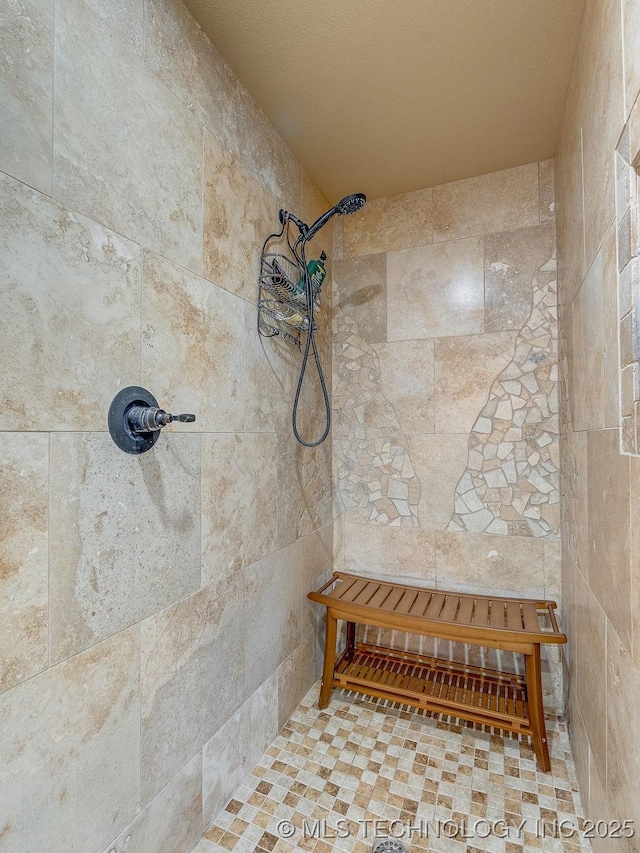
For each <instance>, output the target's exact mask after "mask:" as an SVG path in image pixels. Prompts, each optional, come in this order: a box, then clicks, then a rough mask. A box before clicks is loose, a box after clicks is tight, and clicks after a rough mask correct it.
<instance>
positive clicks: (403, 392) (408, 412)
mask: <svg viewBox="0 0 640 853" xmlns="http://www.w3.org/2000/svg"><path fill="white" fill-rule="evenodd" d="M374 349H375V351H376V354H377V356H378V361H379V364H380V377H381V383H382V393H383V394H384V396H385V397H386V398H387V400H388V401H389V402H390V403H391V405H392V406H393V408H394V409H395V412H396V416H397V418H398V421H399V422H400V427H401V429H403V430H404V431H405V432H415V433H423V432H433V430H434V412H433V406H434V369H435V362H434V346H433V341H432V340H424V341H393V342H391V343H388V344H375V345H374ZM414 464H415V463H414Z"/></svg>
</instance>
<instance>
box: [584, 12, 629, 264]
mask: <svg viewBox="0 0 640 853" xmlns="http://www.w3.org/2000/svg"><path fill="white" fill-rule="evenodd" d="M621 26H622V24H621V20H620V3H619V2H618V0H599V2H591V3H587V4H586V5H585V18H584V22H583V27H584V31H585V34H586V35H585V39H584V43H583V52H582V57H581V58H582V62H584V66H583V67H584V69H585V82H586V81H587V80H588V81H589V82H588V84H586V85H585V89H584V94H583V113H582V145H583V164H584V172H583V175H584V215H585V249H586V262H587V269H588V267H589V266H590V264H591V263H592V262H593V259H594V258H595V256H596V254H597V252H598V249H599V247H600V244H601V243H602V240H603V239H604V236H605V234H606V232H607V230H608V229H609V226H610V224H611V222H612V221H613V218H614V215H615V198H614V192H615V178H616V176H615V163H614V158H613V152H614V151H615V148H616V143H617V141H618V138H619V136H620V132H621V131H622V125H623V113H624V97H623V70H622V30H621ZM594 68H595V69H597V73H596V74H595V75H593V70H592V69H594ZM587 75H588V76H587Z"/></svg>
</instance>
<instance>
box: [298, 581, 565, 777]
mask: <svg viewBox="0 0 640 853" xmlns="http://www.w3.org/2000/svg"><path fill="white" fill-rule="evenodd" d="M329 587H333V588H332V589H331V590H330V591H327V590H329ZM308 597H309V598H310V599H311V601H316V602H318V603H319V604H324V605H326V607H327V635H326V645H325V656H324V671H323V676H322V688H321V690H320V702H319V705H320V708H326V707H327V705H328V704H329V697H330V695H331V689H332V688H333V687H341V688H344V689H347V690H355V691H356V692H358V693H366V694H368V695H369V696H375V697H378V698H381V699H389V700H391V701H393V702H402V703H405V704H408V705H412V706H415V707H417V708H421V709H423V710H425V711H430V712H434V713H439V714H447V715H450V716H453V717H458V718H460V719H463V720H470V721H471V722H474V723H480V724H482V725H486V726H495V727H497V728H500V729H504V730H506V731H510V732H516V733H517V734H521V735H529V736H531V738H532V741H533V748H534V751H535V754H536V758H537V760H538V764H539V766H540V768H541V769H542V770H545V771H549V770H550V769H551V763H550V761H549V748H548V745H547V731H546V726H545V722H544V709H543V704H542V676H541V668H540V644H541V643H566V641H567V638H566V636H565V634H563V633H562V632H561V631H560V630H559V629H558V623H557V622H556V617H555V613H554V610H555V608H556V603H555V602H554V601H539V600H535V599H528V598H520V599H518V598H503V597H498V596H489V595H470V594H463V593H458V592H444V591H442V590H431V589H424V588H422V587H416V586H408V585H406V584H400V583H387V582H383V581H378V580H374V579H373V578H367V577H362V576H359V575H358V576H356V575H350V574H345V573H343V572H337V573H336V574H334V575H333V577H332V578H331V580H330V581H328V582H327V583H326V584H324V586H322V587H321V588H320V589H319V590H318V591H317V592H310V593H309V596H308ZM339 619H341V620H344V621H345V622H346V623H347V632H346V636H347V642H346V648H345V650H344V651H343V652H342V654H341V655H340V656H339V657H338V659H337V660H336V642H337V626H338V620H339ZM545 622H546V623H547V624H546V625H545V624H544V623H545ZM356 623H357V624H360V625H374V626H378V627H380V628H389V629H391V630H395V631H405V632H408V633H411V634H420V635H423V636H427V637H435V638H437V639H442V640H453V641H455V642H459V643H468V644H472V645H475V646H484V647H487V648H492V649H502V650H504V651H508V652H517V653H520V654H523V655H524V659H525V675H524V676H521V675H514V674H511V673H507V672H499V671H496V670H491V669H487V668H485V667H475V666H469V665H466V664H458V663H454V662H450V661H445V660H440V659H438V658H432V657H427V656H425V655H418V654H412V653H409V652H404V651H396V650H393V649H388V648H383V647H382V646H376V645H371V644H367V643H360V642H356Z"/></svg>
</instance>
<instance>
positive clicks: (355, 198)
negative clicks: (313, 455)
mask: <svg viewBox="0 0 640 853" xmlns="http://www.w3.org/2000/svg"><path fill="white" fill-rule="evenodd" d="M366 202H367V197H366V196H365V195H364V193H353V194H352V195H348V196H345V197H344V198H343V199H341V200H340V201H339V202H338V203H337V204H336V205H334V206H333V207H332V208H331V210H328V211H327V212H326V213H323V214H322V216H319V217H318V219H316V221H315V222H314V223H313V224H312V225H307V224H306V223H304V222H302V220H301V219H298V217H297V216H294V215H293V214H292V213H289V212H288V211H287V210H281V211H280V224H281V225H282V229H283V230H284V229H285V228H286V226H287V223H289V222H293V224H294V225H295V226H296V227H297V228H298V231H299V232H300V236H299V237H298V239H297V240H296V241H295V243H294V244H293V245H292V246H291V250H292V252H293V254H294V256H295V258H296V260H297V262H298V264H299V265H300V267H301V269H302V270H303V276H304V283H305V291H306V300H307V317H308V319H309V328H308V331H307V340H306V343H305V347H304V352H303V355H302V365H301V367H300V376H299V377H298V386H297V388H296V395H295V399H294V401H293V414H292V418H291V421H292V427H293V434H294V435H295V437H296V439H297V440H298V441H299V442H300V444H303V445H304V446H305V447H317V446H318V445H319V444H322V442H323V441H324V440H325V438H326V437H327V436H328V435H329V430H330V429H331V405H330V402H329V393H328V391H327V384H326V382H325V378H324V373H323V372H322V365H321V363H320V355H319V353H318V348H317V346H316V337H315V328H314V323H313V307H314V294H313V288H312V286H311V276H310V273H309V269H308V267H307V257H306V246H307V243H308V242H309V241H310V240H312V239H313V237H314V236H315V235H316V234H317V233H318V231H319V230H320V229H321V228H323V227H324V226H325V225H326V224H327V222H328V221H329V220H330V219H331V217H332V216H335V214H336V213H338V214H340V215H341V216H346V215H348V214H350V213H355V212H356V211H358V210H361V209H362V208H363V207H364V206H365V204H366ZM310 351H313V358H314V361H315V363H316V367H317V368H318V376H319V377H320V386H321V388H322V396H323V399H324V407H325V413H326V426H325V429H324V432H323V433H322V436H321V437H320V438H319V439H317V441H305V440H304V439H303V438H302V437H301V435H300V433H299V431H298V405H299V403H300V394H301V391H302V383H303V382H304V377H305V373H306V371H307V362H308V360H309V352H310Z"/></svg>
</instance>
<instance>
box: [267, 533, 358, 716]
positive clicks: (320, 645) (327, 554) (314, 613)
mask: <svg viewBox="0 0 640 853" xmlns="http://www.w3.org/2000/svg"><path fill="white" fill-rule="evenodd" d="M341 527H342V524H341V523H340V522H334V523H332V524H327V525H326V526H325V527H322V528H320V530H315V531H314V532H313V533H311V534H310V535H309V536H305V537H304V539H303V544H302V554H303V561H304V584H303V596H304V601H303V603H304V613H305V619H304V624H303V633H302V643H301V645H300V647H299V649H298V650H297V652H294V655H293V656H292V657H293V658H294V659H293V660H291V661H290V664H289V666H287V664H286V661H285V663H284V664H281V667H280V670H279V675H278V679H279V680H278V684H279V693H280V700H279V706H278V715H279V718H280V720H282V717H283V715H284V713H285V712H286V711H287V710H288V711H289V716H290V715H291V712H292V708H291V705H292V697H291V693H294V694H295V693H298V691H299V690H301V689H303V688H302V685H303V683H305V682H306V681H307V680H308V679H309V678H310V677H311V676H312V675H314V676H315V677H320V675H321V674H322V664H323V662H324V641H325V621H326V608H325V607H323V606H322V605H321V604H315V603H314V602H313V601H309V599H308V598H307V593H308V592H310V591H311V590H315V589H319V588H320V587H321V586H322V585H323V584H324V583H325V582H326V581H328V580H329V578H330V577H331V575H332V574H333V572H334V571H340V570H341V569H342V568H343V565H342V563H343V561H342V555H341V551H339V553H340V557H339V558H338V560H337V561H336V557H335V556H334V549H335V548H336V547H338V548H339V545H338V539H340V538H341V536H342V530H338V529H336V528H341ZM338 563H339V565H338ZM309 646H310V648H309ZM292 672H295V673H296V677H297V679H298V681H297V685H296V687H297V689H296V690H294V691H291V692H289V691H287V689H286V683H287V682H286V679H287V678H288V677H289V676H290V675H291V673H292ZM303 695H304V694H303ZM299 700H300V696H298V701H299Z"/></svg>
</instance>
